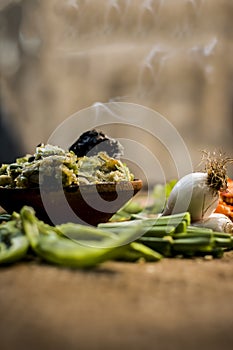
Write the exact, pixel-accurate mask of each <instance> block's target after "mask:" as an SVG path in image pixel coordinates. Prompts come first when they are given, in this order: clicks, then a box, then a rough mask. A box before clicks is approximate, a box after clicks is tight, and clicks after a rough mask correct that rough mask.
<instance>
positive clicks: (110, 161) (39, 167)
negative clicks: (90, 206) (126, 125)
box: [0, 130, 134, 188]
mask: <svg viewBox="0 0 233 350" xmlns="http://www.w3.org/2000/svg"><path fill="white" fill-rule="evenodd" d="M93 132H94V133H95V136H96V138H98V142H99V136H100V134H101V135H103V134H102V133H99V132H97V131H96V130H94V131H93V130H91V131H90V132H89V133H90V134H91V136H92V137H91V141H92V143H93V145H95V141H96V140H95V139H94V137H93ZM87 133H88V132H86V133H85V134H87ZM104 136H105V135H104ZM101 139H102V137H101ZM106 140H107V141H108V143H107V144H108V151H105V150H104V148H103V150H100V148H99V147H98V148H97V152H92V153H91V155H88V154H89V150H90V143H89V144H88V145H85V142H86V141H87V137H85V138H83V137H80V138H79V139H78V140H77V141H79V142H77V141H76V143H75V145H76V147H73V148H72V146H71V147H70V149H69V150H64V149H62V148H60V147H58V146H54V145H50V144H41V145H39V146H38V147H37V148H36V151H35V153H34V154H33V155H32V154H27V155H25V156H24V157H21V158H17V159H16V161H15V163H12V164H2V166H1V167H0V186H4V187H8V188H32V187H38V186H39V184H43V183H46V184H47V185H48V186H49V187H51V186H52V187H54V186H56V185H58V184H60V183H61V182H62V185H63V187H67V186H71V185H80V184H98V183H104V182H119V181H132V180H134V176H133V174H132V173H131V172H130V170H129V168H128V167H127V165H126V164H124V163H123V162H122V161H121V160H119V159H117V158H114V157H113V156H112V155H113V153H112V154H111V152H110V151H111V149H114V156H116V157H117V156H120V155H121V154H122V146H121V145H120V144H119V145H118V141H116V140H113V139H110V138H109V139H107V137H106V136H105V138H104V141H106ZM98 144H100V143H98ZM77 145H80V147H82V154H83V155H82V156H80V155H79V154H80V153H79V148H78V146H77ZM109 145H110V146H111V145H113V147H110V148H109ZM86 146H88V147H86ZM118 146H119V147H118ZM85 147H86V149H87V152H86V155H85V152H84V149H85ZM72 149H73V150H72ZM93 149H94V148H93ZM109 150H110V151H109ZM117 150H119V153H117Z"/></svg>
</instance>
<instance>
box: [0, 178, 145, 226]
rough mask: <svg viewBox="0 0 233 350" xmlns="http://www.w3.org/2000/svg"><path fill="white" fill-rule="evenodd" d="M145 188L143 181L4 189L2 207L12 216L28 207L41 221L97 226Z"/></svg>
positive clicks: (0, 195) (0, 202) (0, 197)
mask: <svg viewBox="0 0 233 350" xmlns="http://www.w3.org/2000/svg"><path fill="white" fill-rule="evenodd" d="M141 188H142V181H141V180H134V181H124V182H118V183H102V184H97V185H95V184H90V185H82V186H70V187H67V188H65V189H60V190H48V189H41V188H39V187H38V188H25V189H23V188H16V189H10V188H4V187H0V206H1V207H2V208H3V209H5V210H6V211H7V212H8V213H12V212H13V211H16V212H19V211H20V209H21V208H22V207H23V206H24V205H28V206H31V207H33V208H34V210H35V212H36V215H37V217H38V218H39V219H40V220H43V221H44V222H46V223H49V224H53V225H58V224H62V223H65V222H76V223H81V224H89V225H93V226H96V225H98V224H99V223H101V222H107V221H108V220H109V219H110V218H111V217H112V215H113V214H114V213H116V212H117V211H118V210H119V209H120V208H121V207H122V206H123V205H124V204H125V203H127V202H128V200H130V199H131V198H132V197H133V196H134V195H135V194H136V193H137V192H138V191H140V189H141Z"/></svg>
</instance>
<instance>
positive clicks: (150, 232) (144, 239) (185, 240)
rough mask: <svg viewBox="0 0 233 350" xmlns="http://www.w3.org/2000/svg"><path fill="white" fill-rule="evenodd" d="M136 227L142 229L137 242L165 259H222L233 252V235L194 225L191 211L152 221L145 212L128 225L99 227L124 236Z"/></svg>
mask: <svg viewBox="0 0 233 350" xmlns="http://www.w3.org/2000/svg"><path fill="white" fill-rule="evenodd" d="M118 215H119V214H118ZM122 215H125V213H123V214H122ZM133 227H134V229H135V230H138V234H139V237H138V239H137V242H139V243H143V244H144V245H146V246H147V247H149V248H151V249H153V250H155V251H157V252H158V253H160V254H161V255H163V256H165V257H177V256H182V257H195V256H207V255H208V256H212V257H215V258H220V257H222V256H223V254H224V252H225V251H227V250H232V249H233V236H232V235H231V234H230V233H223V232H215V231H213V230H212V229H207V228H203V227H196V226H192V225H191V220H190V214H189V213H188V212H186V213H181V214H174V215H169V216H158V217H155V218H148V217H146V216H144V215H143V214H142V213H139V214H131V220H129V221H127V222H124V221H120V220H119V222H109V223H105V224H99V228H101V229H103V230H104V229H106V230H109V231H111V232H114V233H116V234H118V235H122V236H124V234H125V229H126V228H127V229H129V228H131V229H133ZM139 227H141V231H140V229H139Z"/></svg>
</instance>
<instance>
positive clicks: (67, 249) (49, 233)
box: [0, 206, 162, 268]
mask: <svg viewBox="0 0 233 350" xmlns="http://www.w3.org/2000/svg"><path fill="white" fill-rule="evenodd" d="M0 222H1V224H0V265H6V264H11V263H14V262H17V261H20V260H23V259H25V258H27V259H28V257H29V256H30V257H32V258H33V257H37V258H38V257H39V258H40V259H42V261H45V262H47V263H52V264H56V265H59V266H65V267H71V268H91V267H94V266H96V265H98V264H100V263H102V262H104V261H106V260H112V259H117V260H126V261H137V260H139V259H144V260H145V261H158V260H160V259H161V258H162V255H161V254H159V253H157V252H155V251H154V250H152V249H150V248H149V247H147V246H146V245H144V244H142V243H139V242H133V240H134V237H135V235H136V236H138V232H137V231H138V229H139V228H136V229H135V228H133V230H132V229H131V228H129V229H128V230H126V234H125V236H124V237H123V236H119V235H116V234H114V233H113V232H111V231H107V230H101V229H98V228H95V227H89V226H84V225H79V224H73V223H67V224H63V225H60V226H55V227H53V226H50V225H48V224H45V223H44V222H42V221H39V220H38V219H37V218H36V216H35V213H34V210H33V209H32V208H30V207H27V206H25V207H23V208H22V209H21V212H20V213H19V214H18V213H13V214H12V215H8V214H4V215H0ZM129 242H131V243H129Z"/></svg>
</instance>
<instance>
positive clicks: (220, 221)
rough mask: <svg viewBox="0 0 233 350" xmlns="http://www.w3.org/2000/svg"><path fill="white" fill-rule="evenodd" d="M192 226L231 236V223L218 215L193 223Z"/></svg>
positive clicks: (232, 224) (232, 226)
mask: <svg viewBox="0 0 233 350" xmlns="http://www.w3.org/2000/svg"><path fill="white" fill-rule="evenodd" d="M193 225H194V226H200V227H206V228H210V229H212V230H213V231H217V232H226V233H231V234H233V222H232V221H231V220H230V219H229V218H228V217H227V216H226V215H224V214H220V213H213V214H211V215H210V216H209V217H208V218H206V219H202V220H200V221H196V222H194V223H193Z"/></svg>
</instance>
